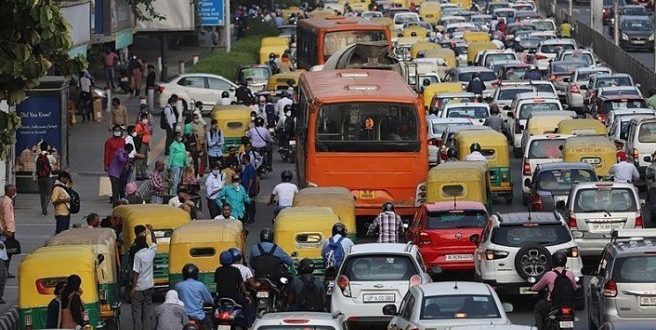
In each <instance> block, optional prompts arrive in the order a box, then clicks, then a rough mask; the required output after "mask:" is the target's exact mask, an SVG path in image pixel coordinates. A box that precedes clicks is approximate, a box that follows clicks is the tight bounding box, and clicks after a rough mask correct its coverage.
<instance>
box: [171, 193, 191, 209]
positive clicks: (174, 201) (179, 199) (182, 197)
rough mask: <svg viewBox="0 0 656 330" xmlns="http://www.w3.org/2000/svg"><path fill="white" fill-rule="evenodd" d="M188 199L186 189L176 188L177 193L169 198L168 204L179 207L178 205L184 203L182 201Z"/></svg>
mask: <svg viewBox="0 0 656 330" xmlns="http://www.w3.org/2000/svg"><path fill="white" fill-rule="evenodd" d="M188 199H189V195H188V194H187V190H186V189H184V188H180V189H178V194H177V195H175V196H173V197H172V198H171V199H169V203H168V204H169V206H173V207H180V205H182V204H184V202H185V201H186V200H188Z"/></svg>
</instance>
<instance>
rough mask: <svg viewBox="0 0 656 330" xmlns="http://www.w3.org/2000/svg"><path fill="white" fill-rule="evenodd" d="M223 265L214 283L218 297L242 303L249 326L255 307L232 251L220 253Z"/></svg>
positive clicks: (217, 271) (217, 270)
mask: <svg viewBox="0 0 656 330" xmlns="http://www.w3.org/2000/svg"><path fill="white" fill-rule="evenodd" d="M219 262H220V263H221V267H219V268H217V269H216V271H215V272H214V283H216V299H217V300H219V299H221V298H227V299H232V300H233V301H234V302H236V303H237V304H240V305H241V306H242V307H243V308H244V309H243V312H244V313H245V315H246V319H247V320H248V326H250V324H251V323H252V322H253V319H254V315H253V311H254V310H253V308H252V305H251V303H250V300H249V299H248V296H247V295H246V292H247V291H246V284H245V283H244V280H243V277H242V275H241V272H240V271H239V269H237V268H236V267H233V266H232V264H233V262H234V259H233V257H232V253H230V251H223V252H221V254H220V255H219Z"/></svg>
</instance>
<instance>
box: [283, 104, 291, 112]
mask: <svg viewBox="0 0 656 330" xmlns="http://www.w3.org/2000/svg"><path fill="white" fill-rule="evenodd" d="M283 110H284V111H285V112H287V111H292V105H291V104H287V105H285V107H284V108H283Z"/></svg>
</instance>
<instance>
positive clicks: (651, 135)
mask: <svg viewBox="0 0 656 330" xmlns="http://www.w3.org/2000/svg"><path fill="white" fill-rule="evenodd" d="M638 141H639V142H642V143H655V142H656V123H644V124H642V125H640V129H639V130H638Z"/></svg>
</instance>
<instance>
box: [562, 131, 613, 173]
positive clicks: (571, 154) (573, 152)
mask: <svg viewBox="0 0 656 330" xmlns="http://www.w3.org/2000/svg"><path fill="white" fill-rule="evenodd" d="M616 153H617V148H616V147H615V143H613V141H611V140H609V139H608V137H606V136H603V135H591V136H572V137H568V138H567V140H565V144H564V145H563V161H564V162H584V163H588V164H590V165H592V167H593V168H594V170H595V172H596V173H597V176H598V177H599V178H600V179H607V178H609V177H610V167H611V166H613V165H614V164H615V163H617V155H616Z"/></svg>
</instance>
